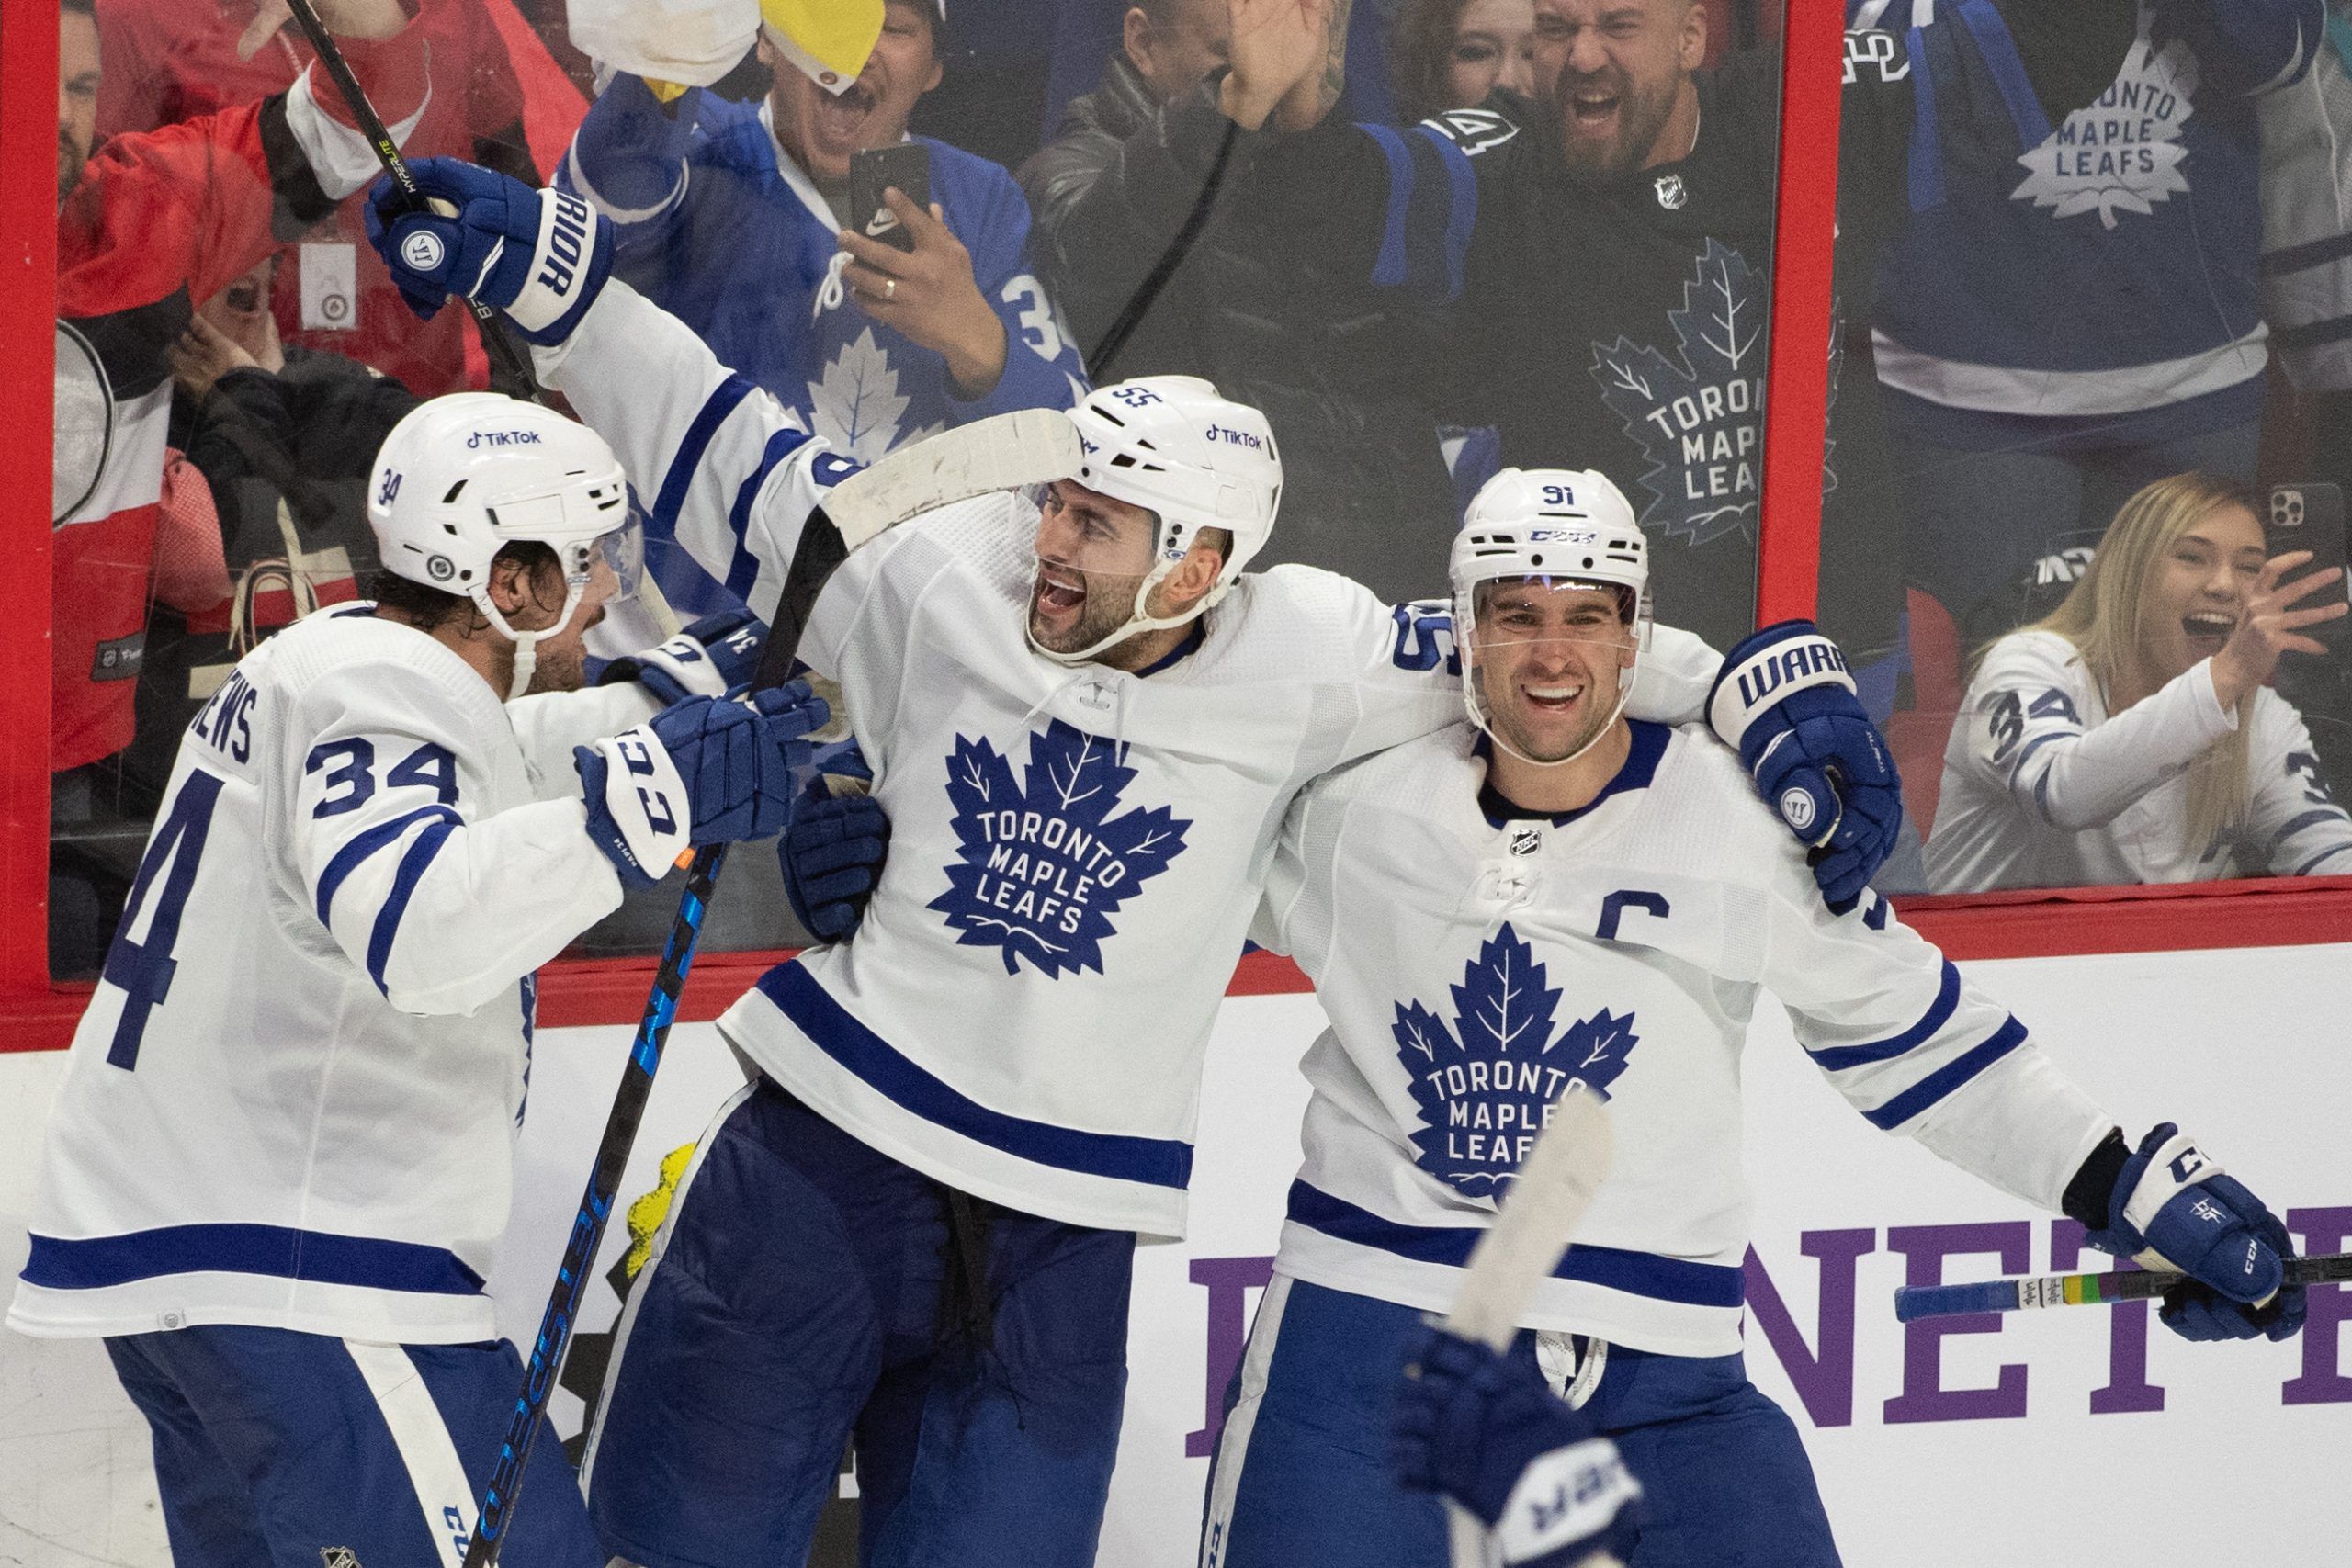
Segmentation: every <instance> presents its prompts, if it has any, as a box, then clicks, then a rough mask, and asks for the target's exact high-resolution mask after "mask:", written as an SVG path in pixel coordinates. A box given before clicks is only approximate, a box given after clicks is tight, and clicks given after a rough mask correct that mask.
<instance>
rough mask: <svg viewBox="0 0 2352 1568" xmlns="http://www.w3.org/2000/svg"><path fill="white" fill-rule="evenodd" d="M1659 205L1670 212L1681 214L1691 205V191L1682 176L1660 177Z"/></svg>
mask: <svg viewBox="0 0 2352 1568" xmlns="http://www.w3.org/2000/svg"><path fill="white" fill-rule="evenodd" d="M1657 204H1658V205H1659V206H1660V207H1663V208H1665V209H1667V210H1668V212H1679V211H1681V210H1682V209H1684V208H1686V207H1688V206H1690V205H1691V189H1690V187H1689V186H1686V185H1684V184H1683V183H1682V176H1681V175H1658V177H1657Z"/></svg>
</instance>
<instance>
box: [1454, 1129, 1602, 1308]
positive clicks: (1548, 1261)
mask: <svg viewBox="0 0 2352 1568" xmlns="http://www.w3.org/2000/svg"><path fill="white" fill-rule="evenodd" d="M1615 1152H1616V1148H1615V1143H1614V1140H1613V1137H1612V1134H1611V1131H1610V1126H1609V1112H1608V1111H1607V1110H1606V1109H1605V1108H1604V1107H1603V1104H1602V1101H1601V1099H1600V1096H1599V1095H1597V1094H1594V1093H1592V1092H1590V1091H1589V1090H1587V1089H1582V1088H1580V1087H1579V1088H1573V1089H1569V1090H1568V1092H1567V1093H1566V1094H1565V1095H1563V1096H1561V1098H1560V1101H1559V1103H1558V1105H1557V1106H1556V1107H1555V1109H1554V1110H1553V1112H1552V1124H1551V1125H1550V1126H1548V1127H1546V1128H1544V1133H1543V1135H1542V1136H1540V1137H1538V1138H1537V1139H1536V1140H1535V1146H1534V1147H1533V1148H1532V1149H1531V1150H1529V1151H1528V1155H1527V1158H1526V1159H1524V1160H1522V1161H1521V1162H1520V1167H1519V1174H1518V1179H1517V1180H1515V1181H1514V1182H1513V1183H1512V1185H1511V1190H1510V1195H1509V1196H1508V1197H1507V1198H1506V1199H1505V1200H1504V1201H1503V1206H1502V1212H1501V1213H1498V1214H1497V1215H1496V1216H1495V1223H1494V1224H1491V1225H1488V1226H1487V1234H1486V1235H1483V1236H1481V1237H1479V1238H1478V1246H1477V1247H1476V1250H1474V1251H1473V1252H1472V1253H1471V1254H1470V1266H1469V1267H1468V1268H1467V1269H1464V1271H1463V1275H1462V1290H1461V1292H1460V1293H1459V1294H1458V1295H1456V1296H1455V1297H1454V1301H1453V1312H1452V1314H1449V1315H1448V1316H1447V1318H1446V1320H1445V1325H1446V1327H1447V1328H1448V1329H1450V1330H1451V1331H1453V1333H1455V1334H1458V1335H1461V1336H1462V1337H1464V1338H1465V1339H1476V1340H1478V1341H1480V1342H1482V1343H1484V1344H1487V1345H1491V1346H1493V1347H1494V1348H1496V1349H1498V1350H1500V1349H1503V1348H1507V1347H1508V1346H1509V1345H1510V1342H1511V1339H1512V1337H1514V1336H1515V1335H1516V1334H1517V1333H1518V1332H1519V1320H1520V1318H1521V1316H1522V1315H1524V1314H1525V1313H1526V1311H1527V1303H1528V1302H1529V1301H1530V1300H1532V1298H1533V1296H1534V1294H1535V1287H1536V1286H1537V1285H1539V1284H1541V1283H1543V1281H1544V1280H1545V1279H1547V1278H1548V1277H1549V1276H1550V1275H1551V1272H1552V1270H1553V1269H1556V1268H1558V1267H1559V1263H1560V1255H1561V1254H1562V1253H1564V1252H1566V1250H1567V1247H1568V1238H1569V1237H1570V1236H1571V1235H1574V1234H1575V1231H1576V1227H1577V1223H1578V1222H1579V1221H1581V1220H1582V1219H1583V1218H1584V1212H1585V1210H1586V1208H1587V1207H1589V1205H1590V1204H1591V1202H1592V1195H1593V1193H1594V1192H1595V1191H1597V1190H1599V1189H1600V1183H1601V1180H1602V1179H1603V1178H1604V1177H1606V1176H1607V1175H1608V1174H1609V1163H1610V1160H1611V1158H1612V1157H1613V1156H1614V1155H1615Z"/></svg>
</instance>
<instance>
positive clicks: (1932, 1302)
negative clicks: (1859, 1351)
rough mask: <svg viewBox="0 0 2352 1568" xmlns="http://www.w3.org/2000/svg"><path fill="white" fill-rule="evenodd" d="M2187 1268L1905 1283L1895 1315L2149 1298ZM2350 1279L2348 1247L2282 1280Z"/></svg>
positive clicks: (2303, 1263)
mask: <svg viewBox="0 0 2352 1568" xmlns="http://www.w3.org/2000/svg"><path fill="white" fill-rule="evenodd" d="M2187 1281H2188V1275H2186V1274H2176V1273H2172V1272H2169V1271H2167V1270H2165V1269H2117V1270H2116V1271H2114V1272H2113V1273H2089V1274H2043V1275H2038V1276H2036V1277H2034V1278H2031V1279H2023V1280H1985V1282H1983V1283H1982V1284H1973V1285H1906V1286H1905V1287H1903V1288H1902V1289H1900V1290H1898V1291H1896V1292H1894V1315H1895V1316H1896V1317H1897V1318H1899V1319H1901V1320H1902V1321H1903V1322H1905V1323H1911V1322H1915V1321H1917V1319H1919V1318H1923V1317H1951V1316H1953V1315H1955V1314H1962V1313H1979V1312H2018V1311H2022V1310H2025V1309H2028V1308H2032V1307H2053V1306H2105V1305H2107V1304H2108V1303H2111V1302H2144V1301H2153V1300H2154V1299H2155V1298H2156V1297H2158V1296H2161V1295H2163V1294H2164V1293H2165V1292H2166V1291H2169V1290H2171V1289H2172V1288H2173V1287H2175V1286H2176V1285H2180V1284H2184V1283H2186V1282H2187ZM2344 1281H2352V1252H2338V1253H2331V1254H2327V1255H2325V1256H2323V1257H2318V1258H2288V1259H2287V1262H2286V1283H2288V1284H2290V1285H2327V1284H2336V1283H2340V1282H2344Z"/></svg>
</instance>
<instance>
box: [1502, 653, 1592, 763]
mask: <svg viewBox="0 0 2352 1568" xmlns="http://www.w3.org/2000/svg"><path fill="white" fill-rule="evenodd" d="M1471 668H1472V671H1474V673H1475V674H1476V677H1477V680H1478V694H1479V700H1480V705H1481V706H1483V707H1484V708H1485V709H1486V712H1487V727H1488V728H1491V729H1492V730H1493V731H1494V735H1495V739H1496V740H1497V741H1498V743H1499V744H1501V745H1502V746H1504V747H1505V748H1507V749H1508V750H1510V751H1511V752H1512V753H1514V754H1515V755H1517V756H1519V757H1521V758H1523V759H1525V760H1526V761H1531V762H1539V763H1545V764H1550V763H1555V762H1566V761H1571V760H1573V759H1575V758H1577V757H1579V756H1581V755H1583V754H1584V752H1585V750H1587V749H1588V748H1589V747H1590V746H1591V745H1592V743H1593V742H1594V741H1595V740H1597V739H1600V734H1601V732H1602V731H1603V730H1605V729H1607V728H1609V727H1610V725H1611V724H1613V723H1615V722H1616V719H1617V709H1618V702H1617V699H1618V696H1619V694H1621V693H1623V690H1624V682H1625V679H1626V674H1627V672H1626V671H1622V670H1621V671H1618V672H1617V681H1616V682H1614V683H1611V684H1608V685H1606V686H1604V684H1603V682H1605V681H1606V679H1607V674H1608V671H1607V670H1606V669H1602V670H1599V671H1574V672H1573V673H1572V674H1570V675H1567V676H1565V677H1563V679H1564V680H1573V681H1574V682H1576V683H1577V684H1579V685H1581V686H1583V687H1584V694H1583V695H1582V696H1581V697H1579V698H1578V699H1577V711H1576V727H1575V728H1573V729H1572V730H1570V731H1569V733H1568V736H1567V738H1566V739H1565V740H1560V739H1552V737H1555V736H1556V735H1558V733H1559V732H1558V731H1557V730H1556V729H1546V730H1545V731H1544V735H1543V737H1541V738H1539V737H1538V736H1537V734H1536V733H1535V731H1534V728H1533V726H1532V725H1529V724H1527V723H1526V722H1525V716H1524V713H1523V709H1522V705H1521V701H1520V699H1519V696H1518V694H1517V693H1516V692H1514V691H1513V690H1512V688H1513V686H1514V685H1515V684H1516V683H1517V682H1518V681H1519V679H1520V668H1519V667H1517V666H1514V667H1512V668H1509V669H1504V668H1498V667H1497V666H1496V665H1494V664H1491V663H1489V662H1487V661H1485V660H1479V661H1476V662H1475V663H1473V665H1472V666H1471ZM1498 691H1499V692H1500V694H1501V696H1500V699H1499V700H1498V698H1497V693H1498Z"/></svg>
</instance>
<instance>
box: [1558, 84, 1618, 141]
mask: <svg viewBox="0 0 2352 1568" xmlns="http://www.w3.org/2000/svg"><path fill="white" fill-rule="evenodd" d="M1620 101H1621V100H1620V99H1619V97H1618V95H1616V94H1615V93H1606V92H1602V91H1600V90H1599V89H1597V88H1578V89H1577V91H1576V92H1574V93H1572V94H1570V95H1569V96H1568V123H1569V124H1570V125H1572V126H1574V127H1575V128H1576V129H1577V130H1595V131H1599V130H1609V129H1611V127H1612V126H1614V125H1615V124H1616V123H1617V108H1618V105H1619V103H1620Z"/></svg>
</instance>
